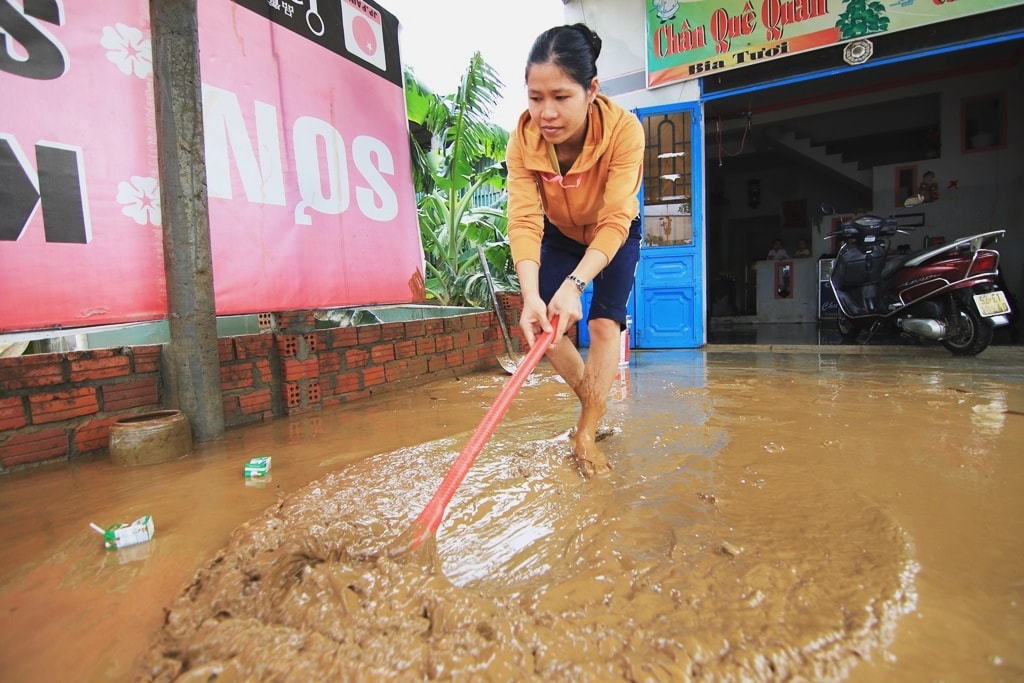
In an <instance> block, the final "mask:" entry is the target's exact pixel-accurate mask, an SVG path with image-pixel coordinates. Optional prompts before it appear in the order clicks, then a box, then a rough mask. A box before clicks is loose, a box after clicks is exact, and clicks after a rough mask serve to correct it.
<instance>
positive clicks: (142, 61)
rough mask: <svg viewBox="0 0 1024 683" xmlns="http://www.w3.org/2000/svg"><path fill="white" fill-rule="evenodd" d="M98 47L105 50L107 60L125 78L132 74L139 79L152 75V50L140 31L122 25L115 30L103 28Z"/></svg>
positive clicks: (107, 27) (144, 35)
mask: <svg viewBox="0 0 1024 683" xmlns="http://www.w3.org/2000/svg"><path fill="white" fill-rule="evenodd" d="M100 45H102V46H103V47H105V48H107V59H109V60H110V61H112V62H113V63H114V64H116V65H117V68H118V69H120V70H121V73H123V74H124V75H125V76H130V75H132V73H133V72H134V73H135V75H136V76H138V77H139V78H146V77H148V76H150V75H151V74H152V73H153V50H152V47H151V45H150V42H149V39H148V38H146V34H144V33H143V32H142V31H141V30H139V29H137V28H135V27H133V26H125V25H124V24H118V25H117V27H116V28H114V27H111V26H104V27H103V38H101V39H100Z"/></svg>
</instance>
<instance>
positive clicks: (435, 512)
mask: <svg viewBox="0 0 1024 683" xmlns="http://www.w3.org/2000/svg"><path fill="white" fill-rule="evenodd" d="M557 327H558V316H557V315H556V316H555V317H554V318H552V319H551V331H550V332H544V333H542V334H541V335H540V336H539V337H537V339H536V340H535V341H534V343H533V347H532V348H531V349H530V351H529V353H527V354H526V356H525V357H524V358H523V360H522V362H521V363H520V364H519V367H518V368H517V369H516V371H515V373H514V374H513V375H512V377H511V378H509V380H508V382H506V383H505V386H504V387H503V388H502V390H501V393H499V394H498V398H496V399H495V400H494V403H492V404H491V407H490V408H489V409H488V410H487V413H486V414H485V415H484V419H483V420H482V421H481V422H480V424H479V425H477V428H476V429H475V430H474V431H473V434H472V436H470V437H469V441H468V442H467V443H466V445H465V446H464V447H463V449H462V452H461V453H459V457H457V458H456V459H455V462H454V463H452V466H451V468H450V469H449V470H448V474H447V475H445V478H444V480H443V481H442V482H441V486H440V487H438V489H437V492H436V493H434V497H433V498H431V499H430V502H429V503H427V506H426V507H425V508H423V512H421V513H420V516H419V517H417V518H416V521H414V522H413V523H412V527H411V528H410V529H409V530H408V531H407V532H405V533H404V534H403V535H402V540H403V541H404V540H406V539H408V541H409V542H408V543H400V544H399V552H404V551H405V550H412V549H413V548H417V547H419V545H420V544H421V543H423V540H424V539H425V538H426V537H427V535H428V534H432V533H434V532H435V531H437V528H438V527H439V526H441V518H442V517H443V516H444V511H445V508H447V507H448V503H449V502H450V501H451V499H452V496H454V495H455V491H456V489H458V488H459V485H460V484H461V483H462V480H463V479H465V477H466V474H467V473H468V472H469V468H470V467H472V466H473V463H474V462H475V461H476V458H477V456H478V455H480V451H482V450H483V448H484V445H485V444H486V443H487V441H488V439H490V438H491V435H492V434H494V430H495V429H497V427H498V423H499V422H501V418H503V417H505V413H507V412H508V408H509V406H510V405H511V404H512V399H513V398H515V396H516V394H517V393H519V390H520V389H521V388H522V387H523V383H524V382H526V378H527V377H529V376H530V373H531V372H533V370H534V368H536V367H537V364H538V363H540V359H541V358H542V357H543V356H544V354H545V353H546V352H547V350H548V347H549V346H551V339H552V338H553V337H554V335H555V329H556V328H557ZM410 536H411V538H410Z"/></svg>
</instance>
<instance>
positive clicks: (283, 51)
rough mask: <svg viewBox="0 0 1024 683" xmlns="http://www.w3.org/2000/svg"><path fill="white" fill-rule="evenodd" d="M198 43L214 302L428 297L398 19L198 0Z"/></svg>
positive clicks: (341, 8) (242, 307) (351, 7)
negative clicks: (399, 56)
mask: <svg viewBox="0 0 1024 683" xmlns="http://www.w3.org/2000/svg"><path fill="white" fill-rule="evenodd" d="M199 43H200V56H201V69H202V75H203V108H204V120H205V132H206V153H207V182H208V186H209V197H210V224H211V233H212V239H213V254H214V285H215V290H216V298H217V310H218V312H220V313H243V312H253V311H261V310H293V309H301V308H315V307H326V306H349V305H365V304H371V303H403V302H411V301H418V300H421V299H422V298H423V295H422V270H423V252H422V247H421V245H420V239H419V228H418V226H417V220H416V197H415V194H414V192H413V187H412V171H411V161H410V156H409V138H408V128H407V126H408V123H407V120H406V114H405V94H404V90H403V88H402V81H401V69H400V64H399V61H398V52H397V20H395V19H394V18H393V17H390V16H389V15H385V14H383V13H382V12H380V11H379V10H377V9H376V8H374V7H373V6H371V5H369V4H368V3H366V2H361V1H359V0H341V2H339V1H338V0H334V1H333V2H324V1H321V2H320V3H319V6H318V3H317V2H315V1H313V2H309V1H308V0H307V2H305V3H299V2H287V1H286V0H279V1H278V2H267V0H236V2H234V3H229V2H203V3H200V13H199ZM389 78H390V79H393V80H389Z"/></svg>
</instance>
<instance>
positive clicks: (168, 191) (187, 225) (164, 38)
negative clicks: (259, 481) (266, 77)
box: [149, 0, 224, 441]
mask: <svg viewBox="0 0 1024 683" xmlns="http://www.w3.org/2000/svg"><path fill="white" fill-rule="evenodd" d="M149 13H150V23H151V26H152V39H153V87H154V91H155V98H156V133H157V154H158V163H159V168H160V204H161V215H162V217H163V235H164V270H165V271H166V273H167V304H168V314H169V323H170V338H171V341H170V344H169V345H168V348H167V349H166V352H165V361H164V367H165V378H166V380H167V385H168V387H167V389H168V391H169V392H170V394H169V395H170V396H171V397H172V401H173V402H174V403H175V407H177V408H178V409H179V410H181V411H182V412H183V413H185V415H186V416H187V417H188V419H189V422H190V424H191V425H192V429H193V432H194V434H195V437H196V440H198V441H209V440H211V439H217V438H220V437H222V436H223V435H224V407H223V403H222V400H221V384H220V360H219V355H218V352H217V315H216V309H215V307H214V297H213V259H212V255H211V252H210V217H209V204H208V199H207V192H206V166H205V142H204V136H203V102H202V82H201V80H200V75H199V34H198V29H197V19H196V0H150V3H149Z"/></svg>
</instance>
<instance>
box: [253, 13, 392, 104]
mask: <svg viewBox="0 0 1024 683" xmlns="http://www.w3.org/2000/svg"><path fill="white" fill-rule="evenodd" d="M233 2H234V3H235V4H236V5H240V6H242V7H244V8H246V9H247V10H250V11H252V12H254V13H255V14H258V15H259V16H261V17H263V18H265V19H268V20H270V21H272V22H274V23H275V24H278V25H279V26H283V27H285V28H287V29H288V30H289V31H292V32H294V33H297V34H299V35H300V36H302V37H303V38H306V39H307V40H309V41H311V42H314V43H316V44H317V45H319V46H321V47H323V48H326V49H328V50H330V51H331V52H333V53H335V54H337V55H341V56H342V57H344V58H345V59H348V60H349V61H351V62H353V63H355V64H358V65H359V66H361V67H363V68H364V69H368V70H370V71H372V72H374V73H376V74H379V75H380V76H382V77H384V78H385V79H387V80H389V81H391V82H392V83H394V84H395V85H398V86H401V85H402V65H401V62H400V61H399V57H398V19H397V18H396V17H395V16H394V15H392V14H390V13H388V12H386V11H385V10H382V9H381V8H380V7H379V6H378V5H376V4H375V3H373V2H370V1H369V0H233Z"/></svg>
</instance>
